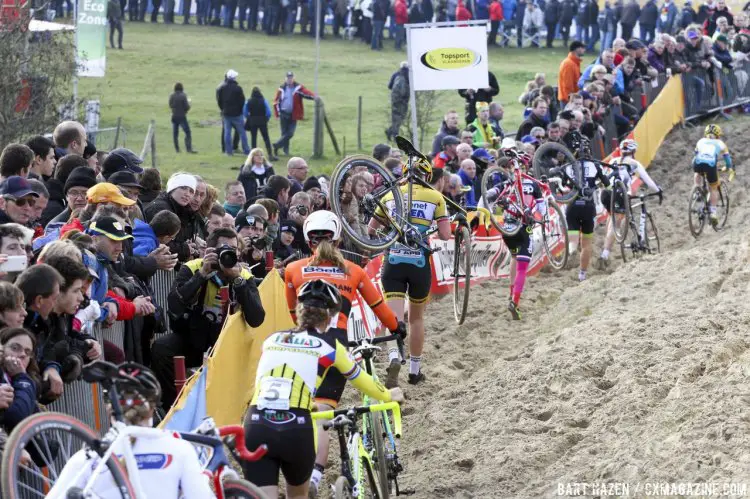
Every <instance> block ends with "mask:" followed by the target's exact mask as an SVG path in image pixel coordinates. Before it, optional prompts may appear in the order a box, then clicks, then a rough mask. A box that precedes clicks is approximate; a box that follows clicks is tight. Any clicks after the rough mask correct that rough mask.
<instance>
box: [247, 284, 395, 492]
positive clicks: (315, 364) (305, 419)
mask: <svg viewBox="0 0 750 499" xmlns="http://www.w3.org/2000/svg"><path fill="white" fill-rule="evenodd" d="M297 302H298V303H297V309H296V315H297V323H298V324H299V327H298V328H297V329H294V330H289V331H279V332H277V333H274V334H272V335H271V336H269V337H268V338H267V339H266V341H264V342H263V350H262V353H261V357H260V361H259V362H258V370H257V371H256V378H255V393H254V394H253V398H252V401H251V402H250V408H249V409H248V412H247V415H246V416H245V442H246V445H252V446H253V447H252V448H257V447H258V446H259V445H261V444H266V445H267V446H268V452H267V453H266V455H265V456H263V458H261V459H260V460H259V461H255V462H245V463H243V469H244V472H245V478H246V479H247V480H250V481H252V482H253V483H254V484H256V485H258V486H259V487H261V488H262V490H263V492H264V493H265V494H266V495H267V497H274V498H275V497H278V483H279V471H281V472H282V473H283V474H284V479H285V480H286V484H287V495H286V497H288V498H290V499H302V498H307V497H308V489H309V485H310V477H311V475H312V472H313V468H314V465H315V449H316V443H317V442H316V441H317V431H316V426H315V425H314V424H313V421H312V417H311V411H312V409H313V404H314V398H315V394H316V390H317V389H318V387H320V386H321V383H322V382H323V380H324V379H325V377H326V373H327V372H328V371H329V369H330V368H331V367H333V368H334V369H336V370H337V371H339V372H340V373H341V374H342V375H343V376H344V377H345V378H346V379H348V380H349V381H350V382H351V383H352V385H354V387H355V388H356V389H357V390H359V391H361V392H362V393H364V394H366V395H368V396H370V397H372V398H374V399H377V400H381V401H383V402H390V401H391V400H394V401H397V402H401V401H403V393H402V392H401V389H400V388H393V389H391V390H390V391H389V390H388V389H386V388H385V387H384V386H383V385H381V384H380V383H379V382H377V381H376V380H374V379H373V378H372V377H371V376H370V375H369V374H367V372H366V371H364V370H363V369H362V368H360V366H359V364H357V363H355V362H354V361H353V360H352V359H351V358H350V357H349V353H348V352H347V349H346V347H345V346H344V345H342V344H341V343H340V342H339V341H338V340H336V339H335V338H333V337H331V336H330V335H326V334H325V331H326V329H328V325H329V324H330V322H331V320H335V319H337V318H338V317H339V312H340V310H341V306H342V304H343V300H342V297H341V293H339V291H338V289H336V287H335V286H334V285H332V284H329V283H328V282H326V281H324V280H322V279H316V280H313V281H308V282H306V283H304V284H303V285H302V286H301V287H300V289H299V293H298V294H297Z"/></svg>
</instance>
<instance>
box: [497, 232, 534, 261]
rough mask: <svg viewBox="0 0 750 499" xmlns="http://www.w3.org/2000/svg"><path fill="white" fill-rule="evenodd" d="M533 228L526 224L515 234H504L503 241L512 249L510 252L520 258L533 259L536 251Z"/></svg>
mask: <svg viewBox="0 0 750 499" xmlns="http://www.w3.org/2000/svg"><path fill="white" fill-rule="evenodd" d="M532 230H533V229H532V228H531V227H529V226H527V225H524V226H523V227H521V230H519V231H518V233H517V234H516V235H515V236H506V235H503V241H504V242H505V245H506V246H507V247H508V249H509V250H510V254H511V255H513V256H515V257H516V258H519V259H520V260H527V261H530V260H531V254H532V253H533V252H534V239H533V238H532V237H531V232H532Z"/></svg>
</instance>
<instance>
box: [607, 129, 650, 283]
mask: <svg viewBox="0 0 750 499" xmlns="http://www.w3.org/2000/svg"><path fill="white" fill-rule="evenodd" d="M637 150H638V143H637V142H636V141H635V140H633V139H625V140H623V141H622V142H620V157H619V158H615V160H614V161H613V162H612V163H611V166H612V168H613V169H614V171H613V172H612V175H611V177H612V178H614V177H617V178H619V179H620V180H621V181H622V183H623V184H625V187H626V188H627V189H628V193H629V194H630V195H631V196H634V195H635V194H636V192H635V183H634V182H633V180H634V179H633V177H635V176H636V175H637V176H638V177H640V179H641V180H642V181H643V183H644V184H646V186H647V187H648V188H649V189H651V191H653V192H659V193H660V192H662V190H661V187H659V186H658V185H656V182H654V181H653V179H652V178H651V176H650V175H649V174H648V172H647V171H646V169H645V168H644V167H643V165H642V164H641V163H640V162H639V161H638V160H637V159H635V153H636V151H637ZM618 197H619V196H618ZM601 201H602V205H604V209H606V210H609V209H610V207H611V206H612V190H611V189H605V190H603V191H602V195H601ZM627 202H628V200H627V199H615V212H616V213H615V216H616V217H617V222H618V223H620V220H622V217H623V216H624V215H623V212H622V211H620V210H624V206H625V203H627ZM614 242H615V226H614V224H613V223H612V218H611V217H610V218H609V219H608V221H607V236H606V237H605V239H604V248H603V249H602V253H601V256H600V257H599V261H598V267H599V269H600V270H604V269H606V268H607V267H608V266H609V252H610V251H611V250H612V244H614Z"/></svg>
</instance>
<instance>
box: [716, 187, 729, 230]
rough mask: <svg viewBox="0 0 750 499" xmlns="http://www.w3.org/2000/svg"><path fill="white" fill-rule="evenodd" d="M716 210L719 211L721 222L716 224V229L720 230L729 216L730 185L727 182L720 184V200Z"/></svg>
mask: <svg viewBox="0 0 750 499" xmlns="http://www.w3.org/2000/svg"><path fill="white" fill-rule="evenodd" d="M716 212H717V213H719V223H718V224H716V226H715V227H714V230H716V231H719V230H721V229H723V228H724V225H726V223H727V219H728V218H729V187H727V183H726V182H722V183H721V184H719V202H718V206H717V207H716Z"/></svg>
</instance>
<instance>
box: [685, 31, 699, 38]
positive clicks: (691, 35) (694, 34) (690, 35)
mask: <svg viewBox="0 0 750 499" xmlns="http://www.w3.org/2000/svg"><path fill="white" fill-rule="evenodd" d="M685 34H686V35H687V37H688V40H696V39H698V38H700V37H701V35H699V34H698V32H697V31H693V30H690V31H688V32H687V33H685Z"/></svg>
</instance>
